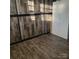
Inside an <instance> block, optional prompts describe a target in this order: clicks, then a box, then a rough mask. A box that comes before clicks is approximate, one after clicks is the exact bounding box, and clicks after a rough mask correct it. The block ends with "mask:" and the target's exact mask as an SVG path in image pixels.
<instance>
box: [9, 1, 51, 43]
mask: <svg viewBox="0 0 79 59" xmlns="http://www.w3.org/2000/svg"><path fill="white" fill-rule="evenodd" d="M50 1H51V0H11V8H10V9H11V12H10V13H11V15H12V14H27V13H40V12H42V13H48V12H51V11H52V9H51V3H52V2H50ZM33 6H34V7H33ZM51 17H52V16H51V15H48V14H43V15H42V14H41V15H30V16H21V17H20V16H19V17H18V18H17V17H11V22H10V23H11V43H12V42H17V41H20V40H24V39H27V38H29V37H33V36H37V35H40V34H43V33H48V32H50V25H51Z"/></svg>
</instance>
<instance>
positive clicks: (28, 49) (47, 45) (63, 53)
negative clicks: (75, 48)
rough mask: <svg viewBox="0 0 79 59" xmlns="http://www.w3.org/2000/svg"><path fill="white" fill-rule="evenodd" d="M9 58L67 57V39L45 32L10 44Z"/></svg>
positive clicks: (62, 58) (60, 58)
mask: <svg viewBox="0 0 79 59" xmlns="http://www.w3.org/2000/svg"><path fill="white" fill-rule="evenodd" d="M10 49H11V52H10V58H11V59H68V52H69V47H68V41H67V40H65V39H63V38H60V37H58V36H55V35H52V34H45V35H42V36H39V37H36V38H33V39H30V40H26V41H24V42H21V43H18V44H14V45H11V47H10Z"/></svg>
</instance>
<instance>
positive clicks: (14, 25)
mask: <svg viewBox="0 0 79 59" xmlns="http://www.w3.org/2000/svg"><path fill="white" fill-rule="evenodd" d="M10 39H11V40H10V43H13V42H17V41H20V40H21V36H20V29H19V23H18V18H17V17H11V18H10Z"/></svg>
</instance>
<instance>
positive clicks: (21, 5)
mask: <svg viewBox="0 0 79 59" xmlns="http://www.w3.org/2000/svg"><path fill="white" fill-rule="evenodd" d="M27 1H28V0H16V7H17V12H18V14H26V13H27V9H28V7H27Z"/></svg>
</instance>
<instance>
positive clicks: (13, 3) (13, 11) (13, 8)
mask: <svg viewBox="0 0 79 59" xmlns="http://www.w3.org/2000/svg"><path fill="white" fill-rule="evenodd" d="M10 14H11V15H13V14H17V11H16V0H10Z"/></svg>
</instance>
